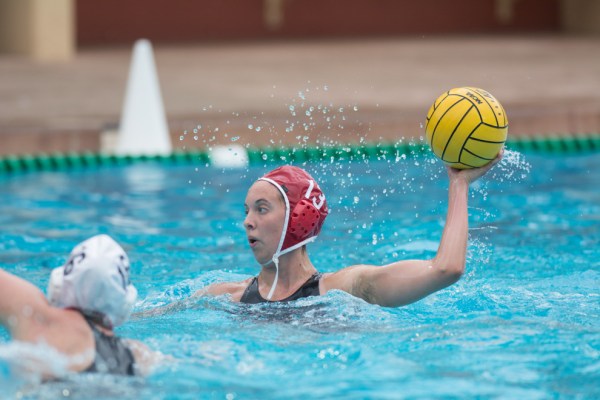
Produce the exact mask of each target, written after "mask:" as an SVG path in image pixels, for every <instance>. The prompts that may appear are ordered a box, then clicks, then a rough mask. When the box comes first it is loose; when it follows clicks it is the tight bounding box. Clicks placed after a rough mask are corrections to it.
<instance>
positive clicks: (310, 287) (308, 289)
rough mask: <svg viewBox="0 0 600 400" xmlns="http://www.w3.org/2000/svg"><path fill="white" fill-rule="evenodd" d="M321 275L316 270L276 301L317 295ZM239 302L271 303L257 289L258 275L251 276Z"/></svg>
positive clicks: (318, 293)
mask: <svg viewBox="0 0 600 400" xmlns="http://www.w3.org/2000/svg"><path fill="white" fill-rule="evenodd" d="M322 276H323V275H322V274H321V273H319V272H316V273H315V274H314V275H312V276H311V277H310V278H308V280H307V281H306V282H304V284H303V285H302V286H300V288H299V289H298V290H296V291H295V292H294V293H292V294H291V295H290V296H288V297H286V298H285V299H281V300H277V301H278V302H288V301H293V300H298V299H301V298H304V297H310V296H319V295H320V294H321V292H320V291H319V281H320V280H321V277H322ZM240 303H246V304H257V303H271V301H269V300H267V299H265V298H264V297H262V296H261V295H260V292H259V291H258V277H257V276H255V277H254V278H252V282H250V284H249V285H248V287H247V288H246V290H244V294H243V295H242V298H241V299H240Z"/></svg>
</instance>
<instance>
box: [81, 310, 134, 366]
mask: <svg viewBox="0 0 600 400" xmlns="http://www.w3.org/2000/svg"><path fill="white" fill-rule="evenodd" d="M83 317H84V318H85V320H86V322H87V323H88V325H89V326H90V328H91V330H92V332H93V333H94V341H95V342H96V355H95V357H94V362H93V363H92V365H90V366H89V367H88V368H86V369H85V371H83V372H101V373H108V374H115V375H135V370H134V364H135V359H134V357H133V353H132V352H131V350H130V349H129V347H127V345H126V344H125V343H124V341H123V339H121V338H119V337H117V336H108V335H106V334H104V333H103V332H101V331H100V330H99V329H98V328H97V327H96V324H94V322H93V319H92V318H90V317H87V316H85V315H84V316H83Z"/></svg>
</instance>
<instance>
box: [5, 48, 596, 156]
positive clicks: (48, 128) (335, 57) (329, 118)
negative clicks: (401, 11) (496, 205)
mask: <svg viewBox="0 0 600 400" xmlns="http://www.w3.org/2000/svg"><path fill="white" fill-rule="evenodd" d="M154 56H155V60H156V67H157V71H158V76H159V80H160V84H161V90H162V96H163V102H164V106H165V110H166V115H167V120H168V124H169V128H170V131H171V136H172V138H173V143H174V148H176V149H181V148H183V147H185V148H186V149H189V148H192V147H201V148H202V147H206V146H207V145H210V144H215V143H231V142H232V141H235V142H237V143H239V144H242V145H245V144H249V145H252V146H279V145H284V146H289V145H294V144H299V143H339V144H342V143H358V142H371V143H372V142H378V141H386V142H390V141H396V140H399V139H400V138H402V137H404V138H412V137H419V136H423V135H424V129H423V126H422V125H423V122H424V119H425V115H426V113H427V110H428V108H429V106H430V105H431V103H432V102H433V100H434V99H435V98H436V97H437V96H438V95H440V94H441V93H442V92H444V91H446V90H448V89H450V88H453V87H457V86H478V87H481V88H484V89H486V90H488V91H490V92H491V93H493V94H494V95H495V97H496V98H498V100H499V101H500V102H501V103H502V104H503V105H504V108H505V109H506V112H507V114H508V117H509V125H510V128H509V135H514V136H518V135H534V134H535V135H555V134H556V135H568V134H579V133H598V132H600V37H599V36H596V37H567V36H521V37H518V36H510V37H497V36H488V37H471V38H469V37H452V38H396V39H358V40H323V41H291V42H289V41H288V42H261V43H257V42H251V43H250V42H249V43H234V44H232V43H221V44H214V43H213V44H190V45H176V46H175V45H169V46H167V45H155V46H154ZM130 61H131V48H130V47H127V48H124V47H121V48H99V49H85V50H82V51H80V52H79V53H78V54H77V56H76V57H75V58H74V59H73V60H72V61H70V62H68V63H60V64H44V63H39V62H33V61H30V60H27V59H25V58H23V57H20V56H15V55H6V54H2V55H0V137H1V139H2V145H1V146H0V156H2V155H7V154H31V153H34V154H35V153H41V152H46V153H48V152H67V151H74V152H81V151H94V152H96V151H100V150H101V142H102V140H103V138H104V140H106V138H110V132H111V131H112V132H114V131H115V129H117V127H118V123H119V119H120V114H121V108H122V105H123V99H124V95H125V87H126V83H127V78H128V73H129V64H130ZM290 106H293V107H294V113H295V115H292V112H291V111H290ZM311 106H312V107H314V110H313V111H312V112H311V110H310V107H311ZM307 114H310V115H307ZM198 125H201V128H199V132H198V135H197V136H198V138H197V139H196V140H195V139H194V136H195V134H194V133H193V129H194V128H197V127H198ZM250 125H251V126H252V127H251V129H250V128H249V126H250ZM257 128H258V129H257ZM185 131H187V132H188V133H187V134H184V132H185ZM182 136H183V137H184V140H180V137H182Z"/></svg>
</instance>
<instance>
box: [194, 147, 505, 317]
mask: <svg viewBox="0 0 600 400" xmlns="http://www.w3.org/2000/svg"><path fill="white" fill-rule="evenodd" d="M501 158H502V152H501V153H500V154H499V155H498V157H497V158H496V159H495V160H494V161H492V162H491V163H489V164H487V165H485V166H483V167H480V168H473V169H465V170H457V169H453V168H447V171H448V177H449V180H450V187H449V193H448V213H447V216H446V224H445V227H444V230H443V233H442V239H441V241H440V245H439V248H438V251H437V254H436V256H435V257H434V258H433V259H431V260H403V261H397V262H394V263H392V264H389V265H385V266H373V265H354V266H350V267H347V268H343V269H341V270H339V271H337V272H334V273H324V274H321V273H319V272H317V270H316V269H315V267H314V265H313V264H312V262H311V261H310V258H309V256H308V253H307V251H306V244H307V243H310V242H312V241H314V240H315V239H316V237H317V235H318V234H319V232H320V230H321V226H322V225H323V222H324V221H325V218H326V217H327V214H328V208H327V201H326V199H325V195H324V194H323V192H322V191H321V189H320V188H319V185H318V184H317V182H316V181H315V180H314V179H313V178H312V177H311V176H310V175H309V174H308V173H307V172H306V171H304V170H302V169H300V168H298V167H293V166H283V167H280V168H277V169H275V170H273V171H271V172H269V173H268V174H266V175H265V176H263V177H262V178H260V179H258V180H257V181H256V182H255V183H254V184H253V185H252V186H251V187H250V189H249V190H248V194H247V196H246V202H245V208H246V218H245V220H244V227H245V229H246V235H247V238H248V243H249V245H250V248H251V249H252V252H253V253H254V257H255V259H256V261H257V262H258V263H259V264H260V265H261V267H262V268H261V270H260V273H259V274H258V276H256V277H253V278H249V279H246V280H244V281H241V282H227V283H217V284H213V285H211V286H209V287H208V288H207V289H206V290H205V291H199V292H197V295H200V294H203V293H208V294H212V295H222V294H230V295H231V297H232V299H233V300H234V301H239V302H243V303H261V302H267V301H291V300H296V299H299V298H302V297H307V296H316V295H323V294H325V293H327V292H328V291H329V290H334V289H337V290H343V291H345V292H348V293H350V294H352V295H354V296H356V297H360V298H362V299H364V300H365V301H368V302H369V303H373V304H379V305H381V306H388V307H397V306H402V305H406V304H409V303H412V302H415V301H417V300H419V299H422V298H423V297H425V296H428V295H430V294H431V293H434V292H436V291H438V290H440V289H443V288H445V287H447V286H449V285H451V284H453V283H454V282H456V281H458V279H459V278H460V277H461V275H462V274H463V272H464V269H465V263H466V251H467V238H468V212H467V199H468V192H469V184H470V183H471V182H473V181H475V180H476V179H478V178H480V177H481V176H483V175H484V174H485V173H486V172H487V171H489V170H490V169H491V168H492V167H493V166H494V165H495V164H496V163H497V162H498V161H500V159H501Z"/></svg>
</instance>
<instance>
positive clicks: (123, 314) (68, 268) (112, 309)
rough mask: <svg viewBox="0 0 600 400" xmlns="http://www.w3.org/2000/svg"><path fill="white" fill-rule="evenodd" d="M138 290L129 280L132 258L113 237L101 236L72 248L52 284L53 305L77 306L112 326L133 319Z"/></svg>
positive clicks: (50, 292)
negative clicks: (130, 317)
mask: <svg viewBox="0 0 600 400" xmlns="http://www.w3.org/2000/svg"><path fill="white" fill-rule="evenodd" d="M136 299H137V290H136V289H135V287H134V286H133V285H132V284H131V283H130V282H129V258H127V254H125V251H124V250H123V248H121V246H119V245H118V244H117V242H115V241H114V240H113V239H112V238H111V237H110V236H107V235H97V236H94V237H92V238H90V239H88V240H86V241H84V242H82V243H80V244H78V245H77V246H75V248H74V249H73V251H71V254H70V256H69V259H68V260H67V262H66V263H65V265H63V266H62V267H59V268H55V269H54V270H53V271H52V274H51V275H50V282H49V284H48V300H49V301H50V304H52V305H53V306H56V307H61V308H75V309H78V310H80V311H81V312H82V313H83V314H84V315H86V316H90V317H94V318H97V319H98V320H99V322H101V323H102V324H103V325H105V326H106V327H108V328H113V327H115V326H118V325H121V324H123V323H124V322H125V321H127V319H128V318H129V315H130V314H131V311H132V309H133V306H134V304H135V300H136Z"/></svg>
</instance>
